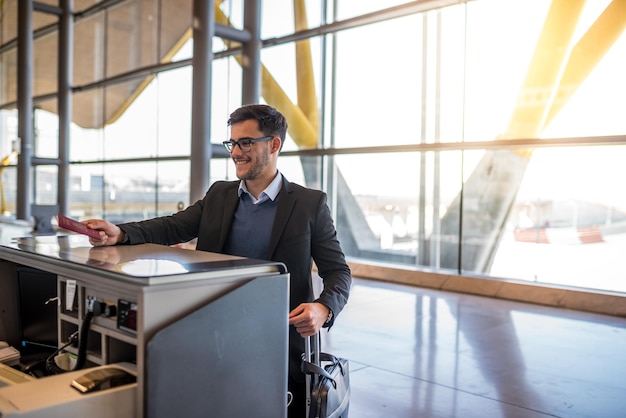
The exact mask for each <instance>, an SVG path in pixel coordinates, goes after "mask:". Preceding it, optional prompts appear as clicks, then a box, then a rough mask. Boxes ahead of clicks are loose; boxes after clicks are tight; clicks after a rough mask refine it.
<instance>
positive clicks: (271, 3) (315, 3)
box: [261, 0, 322, 39]
mask: <svg viewBox="0 0 626 418" xmlns="http://www.w3.org/2000/svg"><path fill="white" fill-rule="evenodd" d="M294 3H296V2H294V1H292V0H263V2H261V5H262V7H261V8H262V10H261V17H262V21H261V38H262V39H268V38H277V37H281V36H285V35H289V34H291V33H293V32H296V31H302V30H305V29H311V28H316V27H318V26H320V25H321V22H322V21H321V19H322V15H321V11H322V5H321V4H322V0H305V1H304V3H305V11H304V17H306V20H305V21H304V22H301V23H300V25H296V22H295V19H294Z"/></svg>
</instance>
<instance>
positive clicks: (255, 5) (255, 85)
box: [241, 0, 261, 104]
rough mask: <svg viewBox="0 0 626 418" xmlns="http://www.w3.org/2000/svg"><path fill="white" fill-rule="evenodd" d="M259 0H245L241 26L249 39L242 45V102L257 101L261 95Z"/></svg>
mask: <svg viewBox="0 0 626 418" xmlns="http://www.w3.org/2000/svg"><path fill="white" fill-rule="evenodd" d="M260 3H261V2H260V1H257V0H246V1H245V7H244V16H243V26H244V30H245V31H247V32H249V33H250V40H249V41H248V42H244V43H243V45H242V47H243V48H242V60H241V67H242V70H243V74H242V89H241V101H242V104H254V103H258V102H259V98H260V96H261V13H260V7H261V6H260Z"/></svg>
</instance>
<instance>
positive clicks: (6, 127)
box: [0, 110, 19, 158]
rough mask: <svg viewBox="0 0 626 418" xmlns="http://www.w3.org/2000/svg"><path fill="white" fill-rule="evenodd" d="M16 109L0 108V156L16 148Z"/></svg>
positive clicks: (2, 156)
mask: <svg viewBox="0 0 626 418" xmlns="http://www.w3.org/2000/svg"><path fill="white" fill-rule="evenodd" d="M17 128H18V113H17V110H0V158H4V157H5V156H7V155H9V154H10V153H11V152H12V151H19V150H18V149H17V147H18V143H17Z"/></svg>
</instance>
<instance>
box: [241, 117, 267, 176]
mask: <svg viewBox="0 0 626 418" xmlns="http://www.w3.org/2000/svg"><path fill="white" fill-rule="evenodd" d="M264 136H265V135H263V133H262V132H261V131H259V127H258V122H257V121H256V120H246V121H243V122H240V123H237V124H234V125H232V126H231V130H230V138H231V139H232V140H234V141H239V140H241V139H244V138H245V139H256V138H262V137H264ZM272 141H273V140H269V141H264V142H256V143H254V144H252V149H251V150H250V151H249V152H244V151H243V150H242V149H241V148H240V147H239V146H235V147H234V148H233V149H232V151H231V153H230V157H231V158H232V159H233V161H234V162H235V169H236V173H237V178H239V179H240V180H256V179H258V178H260V177H262V176H265V175H271V176H273V175H274V174H275V171H276V170H275V168H272V166H271V158H270V157H271V149H272ZM244 148H245V147H244Z"/></svg>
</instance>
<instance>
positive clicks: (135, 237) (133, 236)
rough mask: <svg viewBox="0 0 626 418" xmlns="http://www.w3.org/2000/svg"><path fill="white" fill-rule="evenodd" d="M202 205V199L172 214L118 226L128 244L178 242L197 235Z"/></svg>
mask: <svg viewBox="0 0 626 418" xmlns="http://www.w3.org/2000/svg"><path fill="white" fill-rule="evenodd" d="M205 199H206V197H205ZM203 206H204V199H203V200H199V201H197V202H196V203H194V204H193V205H191V206H189V207H188V208H187V209H185V210H183V211H181V212H177V213H175V214H173V215H169V216H161V217H158V218H153V219H148V220H145V221H140V222H128V223H123V224H120V225H118V226H119V227H120V229H121V230H122V231H124V233H125V234H126V240H125V242H126V243H128V244H145V243H153V244H163V245H173V244H179V243H183V242H187V241H190V240H192V239H194V238H196V237H197V236H198V231H199V230H200V220H201V217H202V210H203V209H202V208H203Z"/></svg>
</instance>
